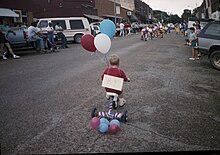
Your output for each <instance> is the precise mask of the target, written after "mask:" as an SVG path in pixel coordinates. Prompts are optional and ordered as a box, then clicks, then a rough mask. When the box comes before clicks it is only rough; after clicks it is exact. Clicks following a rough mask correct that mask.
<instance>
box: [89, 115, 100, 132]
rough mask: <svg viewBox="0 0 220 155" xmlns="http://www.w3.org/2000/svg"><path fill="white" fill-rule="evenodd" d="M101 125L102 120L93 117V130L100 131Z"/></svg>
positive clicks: (91, 123)
mask: <svg viewBox="0 0 220 155" xmlns="http://www.w3.org/2000/svg"><path fill="white" fill-rule="evenodd" d="M99 124H100V119H99V118H98V117H93V118H92V119H91V121H90V125H91V127H92V128H93V129H96V130H97V129H98V128H99Z"/></svg>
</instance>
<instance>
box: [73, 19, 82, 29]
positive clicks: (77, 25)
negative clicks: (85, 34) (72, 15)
mask: <svg viewBox="0 0 220 155" xmlns="http://www.w3.org/2000/svg"><path fill="white" fill-rule="evenodd" d="M70 27H71V29H84V25H83V22H82V20H70Z"/></svg>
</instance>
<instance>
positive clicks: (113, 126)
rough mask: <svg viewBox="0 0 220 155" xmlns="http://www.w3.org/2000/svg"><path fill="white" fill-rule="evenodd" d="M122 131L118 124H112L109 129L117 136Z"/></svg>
mask: <svg viewBox="0 0 220 155" xmlns="http://www.w3.org/2000/svg"><path fill="white" fill-rule="evenodd" d="M119 130H120V128H119V126H118V125H117V124H112V125H110V127H109V132H110V133H113V134H116V133H117V132H118V131H119Z"/></svg>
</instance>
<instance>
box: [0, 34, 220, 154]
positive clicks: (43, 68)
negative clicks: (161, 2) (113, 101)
mask: <svg viewBox="0 0 220 155" xmlns="http://www.w3.org/2000/svg"><path fill="white" fill-rule="evenodd" d="M184 39H185V38H184V37H182V36H179V35H176V34H175V33H174V32H173V33H171V34H168V35H165V36H164V38H163V39H162V38H156V39H153V40H150V41H147V42H144V41H141V40H140V35H137V34H133V35H130V36H126V37H124V38H120V37H119V38H114V39H113V40H112V48H111V50H110V52H109V54H113V53H116V54H118V55H119V56H120V58H121V61H120V68H122V69H123V70H124V71H125V73H126V74H127V76H128V77H129V78H130V79H131V82H130V83H125V84H124V93H125V99H126V100H127V104H126V105H125V106H124V107H122V108H119V109H117V111H118V112H123V111H125V110H127V111H128V122H127V123H122V124H121V130H120V131H119V132H118V133H117V134H115V135H112V134H109V133H106V134H102V133H99V132H98V131H96V130H93V129H91V127H90V125H89V122H90V119H91V116H90V115H91V110H92V109H93V108H94V107H96V108H97V109H98V111H107V110H108V104H107V100H106V98H105V91H104V89H103V88H102V87H101V80H100V76H101V74H102V73H103V71H104V70H105V68H106V64H105V63H104V56H103V54H101V53H90V52H87V51H85V50H84V49H83V48H82V47H81V45H78V44H69V46H70V48H68V49H61V50H60V52H55V53H46V54H44V53H41V54H39V53H36V52H35V51H33V50H22V51H15V52H16V53H17V54H18V55H20V56H21V58H20V59H17V60H14V59H12V58H9V60H7V61H3V60H0V92H1V94H0V118H1V119H0V126H1V131H0V134H1V153H2V154H3V155H7V154H57V153H59V154H60V153H62V154H64V153H66V154H74V153H116V152H117V153H123V152H130V153H132V152H167V151H169V152H170V151H207V150H208V151H210V150H211V151H217V150H220V106H219V103H220V72H219V71H217V70H215V69H213V68H212V66H211V65H210V63H209V60H208V58H207V57H202V58H201V60H197V61H190V60H189V59H188V58H189V57H190V56H191V48H190V47H188V46H185V45H184V43H185V42H184Z"/></svg>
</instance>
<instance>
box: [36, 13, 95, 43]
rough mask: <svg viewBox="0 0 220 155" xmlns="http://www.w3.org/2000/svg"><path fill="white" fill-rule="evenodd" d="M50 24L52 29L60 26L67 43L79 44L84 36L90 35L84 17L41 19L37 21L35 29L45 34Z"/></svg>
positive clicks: (89, 29) (87, 23)
mask: <svg viewBox="0 0 220 155" xmlns="http://www.w3.org/2000/svg"><path fill="white" fill-rule="evenodd" d="M50 22H51V23H52V24H53V26H54V28H55V26H56V24H57V23H59V24H60V26H62V28H63V29H64V31H63V33H64V35H65V36H66V38H67V41H75V42H76V43H80V42H81V38H82V36H83V35H84V34H91V28H90V26H89V22H88V20H87V18H84V17H67V18H65V17H64V18H41V19H38V24H37V27H38V28H40V29H41V31H42V32H46V29H47V27H48V26H49V23H50Z"/></svg>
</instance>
